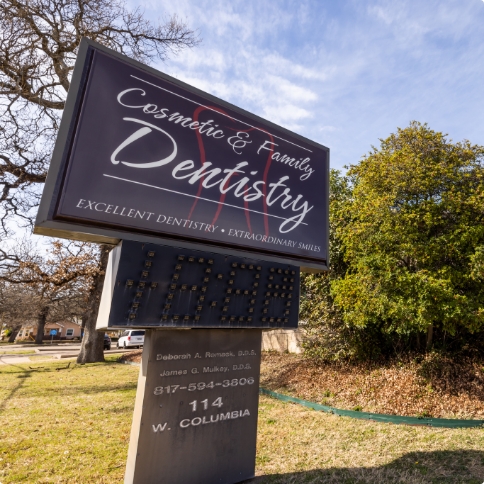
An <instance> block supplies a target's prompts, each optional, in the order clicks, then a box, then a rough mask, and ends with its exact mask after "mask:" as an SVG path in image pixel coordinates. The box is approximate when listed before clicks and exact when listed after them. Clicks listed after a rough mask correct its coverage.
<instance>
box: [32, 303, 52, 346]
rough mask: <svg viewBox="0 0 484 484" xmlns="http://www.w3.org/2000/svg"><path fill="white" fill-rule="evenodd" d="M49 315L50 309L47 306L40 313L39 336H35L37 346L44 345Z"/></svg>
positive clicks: (38, 318)
mask: <svg viewBox="0 0 484 484" xmlns="http://www.w3.org/2000/svg"><path fill="white" fill-rule="evenodd" d="M48 313H49V308H48V307H47V306H46V307H43V308H41V309H40V312H39V314H38V316H37V334H36V335H35V344H36V345H41V344H43V339H44V329H45V323H46V321H47V314H48Z"/></svg>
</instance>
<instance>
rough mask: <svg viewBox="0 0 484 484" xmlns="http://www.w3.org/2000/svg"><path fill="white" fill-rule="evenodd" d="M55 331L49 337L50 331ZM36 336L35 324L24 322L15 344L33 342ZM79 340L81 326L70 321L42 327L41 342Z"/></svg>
mask: <svg viewBox="0 0 484 484" xmlns="http://www.w3.org/2000/svg"><path fill="white" fill-rule="evenodd" d="M51 329H55V330H56V331H57V334H56V335H55V336H51V334H50V330H51ZM36 335H37V324H36V323H32V322H30V321H29V322H26V323H24V324H23V325H22V327H21V328H20V331H19V332H18V334H17V337H16V338H15V342H20V341H35V337H36ZM80 338H81V325H80V324H78V323H74V322H72V321H62V322H61V323H47V324H46V325H45V327H44V335H43V337H42V339H43V340H51V339H53V340H70V339H80Z"/></svg>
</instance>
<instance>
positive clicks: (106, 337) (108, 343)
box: [104, 334, 111, 350]
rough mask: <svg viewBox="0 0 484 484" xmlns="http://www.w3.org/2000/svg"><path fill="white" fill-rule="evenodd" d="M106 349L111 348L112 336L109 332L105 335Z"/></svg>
mask: <svg viewBox="0 0 484 484" xmlns="http://www.w3.org/2000/svg"><path fill="white" fill-rule="evenodd" d="M104 349H105V350H110V349H111V338H110V337H109V336H108V335H107V334H105V335H104Z"/></svg>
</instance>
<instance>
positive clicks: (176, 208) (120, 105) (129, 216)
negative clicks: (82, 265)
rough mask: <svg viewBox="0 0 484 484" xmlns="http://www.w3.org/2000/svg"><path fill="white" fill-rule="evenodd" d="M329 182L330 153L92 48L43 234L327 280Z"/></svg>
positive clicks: (44, 205)
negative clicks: (258, 262) (209, 254)
mask: <svg viewBox="0 0 484 484" xmlns="http://www.w3.org/2000/svg"><path fill="white" fill-rule="evenodd" d="M290 117H291V113H290V112H288V113H287V122H288V123H290V122H291V119H290ZM328 180H329V150H328V148H326V147H324V146H322V145H320V144H318V143H315V142H313V141H310V140H308V139H306V138H303V137H302V136H299V135H297V134H295V133H292V132H290V131H288V130H286V129H284V128H281V127H279V126H276V125H274V124H272V123H270V122H269V121H266V120H263V119H261V118H259V117H257V116H255V115H253V114H251V113H248V112H246V111H244V110H242V109H239V108H237V107H235V106H233V105H230V104H228V103H226V102H224V101H222V100H220V99H217V98H215V97H213V96H211V95H209V94H207V93H204V92H202V91H200V90H198V89H195V88H193V87H191V86H188V85H187V84H184V83H182V82H180V81H178V80H177V79H174V78H171V77H169V76H167V75H166V74H163V73H161V72H158V71H155V70H153V69H151V68H149V67H147V66H145V65H142V64H140V63H138V62H135V61H133V60H130V59H128V58H126V57H125V56H122V55H120V54H117V53H115V52H114V51H111V50H110V49H107V48H105V47H102V46H100V45H99V44H96V43H94V42H92V41H87V40H83V42H82V44H81V48H80V51H79V55H78V60H77V63H76V67H75V71H74V74H73V80H72V84H71V88H70V90H69V95H68V99H67V104H66V109H65V112H64V115H63V118H62V124H61V129H60V132H59V136H58V139H57V143H56V147H55V151H54V156H53V160H52V164H51V168H50V171H49V174H48V178H47V184H46V187H45V190H44V193H43V197H42V202H41V206H40V210H39V214H38V217H37V221H36V227H35V233H39V234H46V235H53V236H61V237H68V238H76V239H83V240H91V241H95V242H103V241H104V242H109V243H113V242H114V243H117V242H119V240H120V239H135V240H140V241H150V240H151V241H152V242H156V241H158V242H161V243H168V244H171V245H178V246H180V245H182V246H183V244H186V245H185V246H186V247H189V246H194V245H195V244H196V245H197V246H199V245H200V244H203V245H207V246H210V247H212V249H213V248H217V251H224V250H225V251H229V252H230V251H231V250H232V251H233V249H237V250H244V251H250V252H252V253H253V254H257V255H258V257H262V258H268V259H270V257H271V256H272V257H273V258H274V257H277V259H279V260H287V261H292V263H293V264H297V265H298V266H302V267H305V268H307V269H312V270H321V269H325V268H326V267H327V264H328V186H329V181H328ZM154 239H156V240H154ZM161 239H163V240H161ZM190 244H191V245H190ZM272 260H274V259H272Z"/></svg>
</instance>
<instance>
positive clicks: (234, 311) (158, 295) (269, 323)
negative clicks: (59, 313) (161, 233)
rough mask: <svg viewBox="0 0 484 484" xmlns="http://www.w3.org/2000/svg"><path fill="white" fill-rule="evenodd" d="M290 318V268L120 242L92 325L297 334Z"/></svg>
mask: <svg viewBox="0 0 484 484" xmlns="http://www.w3.org/2000/svg"><path fill="white" fill-rule="evenodd" d="M298 313H299V268H298V267H296V266H291V265H287V264H279V263H276V262H266V261H261V260H254V259H248V258H242V257H236V256H224V255H221V254H217V253H213V252H206V251H197V250H185V249H182V248H179V247H170V246H162V245H155V244H143V243H141V242H134V241H127V240H125V241H123V242H122V243H121V244H119V245H118V247H116V249H114V250H113V251H112V252H111V253H110V259H109V262H108V270H107V274H106V277H105V279H104V288H103V293H102V299H101V304H100V309H99V313H98V319H97V325H96V327H97V329H106V328H150V327H195V328H202V327H203V328H209V327H212V328H214V327H215V328H216V327H227V328H297V324H298Z"/></svg>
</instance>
